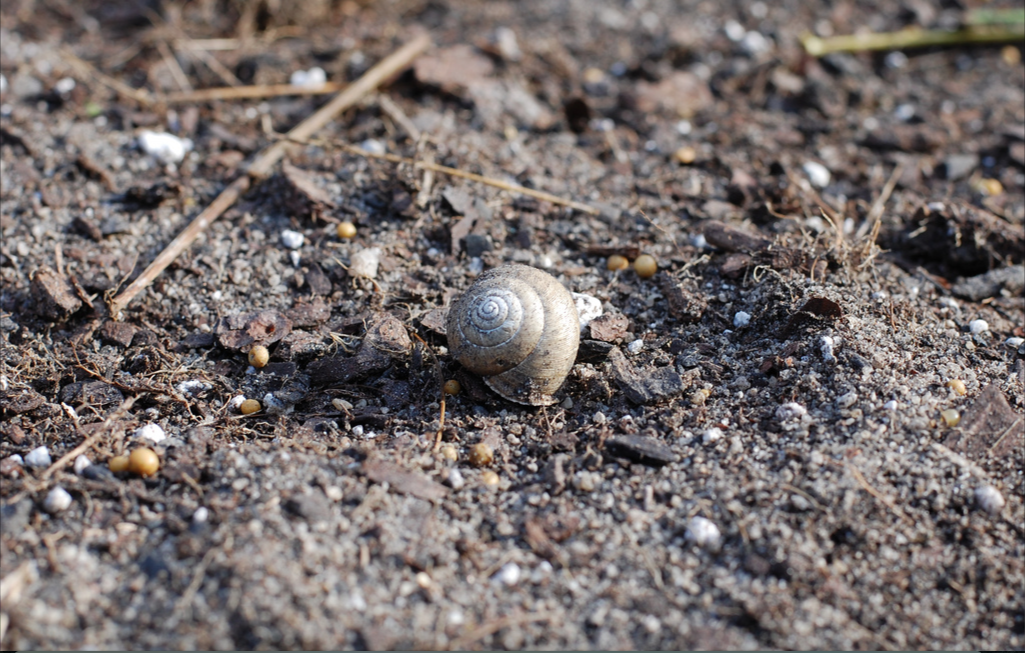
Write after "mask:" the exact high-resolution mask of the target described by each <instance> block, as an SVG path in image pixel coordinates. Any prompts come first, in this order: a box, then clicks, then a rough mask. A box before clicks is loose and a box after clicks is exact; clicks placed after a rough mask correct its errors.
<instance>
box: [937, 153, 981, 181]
mask: <svg viewBox="0 0 1025 653" xmlns="http://www.w3.org/2000/svg"><path fill="white" fill-rule="evenodd" d="M978 165H979V155H978V154H951V155H950V156H948V157H947V158H946V159H944V160H943V169H944V173H945V176H946V178H947V179H949V180H950V181H956V180H958V179H963V178H964V177H967V176H968V175H970V174H971V173H972V170H975V168H977V167H978Z"/></svg>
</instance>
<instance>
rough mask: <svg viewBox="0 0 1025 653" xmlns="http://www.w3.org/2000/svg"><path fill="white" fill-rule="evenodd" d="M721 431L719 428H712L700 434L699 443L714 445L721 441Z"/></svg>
mask: <svg viewBox="0 0 1025 653" xmlns="http://www.w3.org/2000/svg"><path fill="white" fill-rule="evenodd" d="M723 435H724V434H723V432H722V429H721V428H719V427H717V426H716V427H713V428H710V429H708V430H707V431H705V432H704V433H702V434H701V441H702V442H704V443H705V444H714V443H715V442H718V441H719V440H721V439H722V436H723Z"/></svg>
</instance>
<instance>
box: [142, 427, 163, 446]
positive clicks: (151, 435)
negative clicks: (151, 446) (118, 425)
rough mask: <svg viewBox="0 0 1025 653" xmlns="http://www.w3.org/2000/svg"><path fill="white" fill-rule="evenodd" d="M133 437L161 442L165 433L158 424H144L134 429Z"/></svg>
mask: <svg viewBox="0 0 1025 653" xmlns="http://www.w3.org/2000/svg"><path fill="white" fill-rule="evenodd" d="M135 437H137V438H142V439H143V440H149V441H150V442H153V443H156V442H163V441H164V440H165V439H166V438H167V435H166V434H165V433H164V429H162V428H161V427H160V425H159V424H146V425H145V426H140V427H139V428H138V429H136V430H135Z"/></svg>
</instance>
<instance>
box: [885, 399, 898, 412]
mask: <svg viewBox="0 0 1025 653" xmlns="http://www.w3.org/2000/svg"><path fill="white" fill-rule="evenodd" d="M898 406H899V404H898V403H897V402H896V401H895V400H893V399H891V400H889V401H887V402H886V403H885V404H883V409H884V410H897V407H898Z"/></svg>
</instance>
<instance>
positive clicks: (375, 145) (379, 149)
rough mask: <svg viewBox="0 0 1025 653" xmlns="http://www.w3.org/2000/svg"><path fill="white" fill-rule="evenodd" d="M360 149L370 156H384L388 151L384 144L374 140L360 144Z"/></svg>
mask: <svg viewBox="0 0 1025 653" xmlns="http://www.w3.org/2000/svg"><path fill="white" fill-rule="evenodd" d="M359 149H361V150H363V151H364V152H367V153H369V154H384V153H385V152H387V151H388V149H387V148H386V147H385V146H384V143H382V142H381V141H379V140H377V139H374V138H368V139H367V140H365V141H363V142H362V143H360V144H359Z"/></svg>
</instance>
